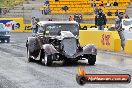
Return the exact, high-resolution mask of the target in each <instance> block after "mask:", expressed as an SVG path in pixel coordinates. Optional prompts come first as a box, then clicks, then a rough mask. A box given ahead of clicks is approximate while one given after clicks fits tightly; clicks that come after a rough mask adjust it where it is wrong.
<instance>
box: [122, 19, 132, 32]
mask: <svg viewBox="0 0 132 88" xmlns="http://www.w3.org/2000/svg"><path fill="white" fill-rule="evenodd" d="M131 27H132V19H123V20H122V28H124V29H125V30H129V29H130V28H131Z"/></svg>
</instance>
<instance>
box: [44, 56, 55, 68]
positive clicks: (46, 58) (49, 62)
mask: <svg viewBox="0 0 132 88" xmlns="http://www.w3.org/2000/svg"><path fill="white" fill-rule="evenodd" d="M52 58H53V55H47V54H45V55H44V64H45V66H51V65H52Z"/></svg>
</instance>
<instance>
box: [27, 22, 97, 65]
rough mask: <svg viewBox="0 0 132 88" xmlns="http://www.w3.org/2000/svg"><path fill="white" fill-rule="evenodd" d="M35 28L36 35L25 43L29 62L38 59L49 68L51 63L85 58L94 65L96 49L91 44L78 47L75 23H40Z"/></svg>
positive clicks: (77, 27) (76, 24)
mask: <svg viewBox="0 0 132 88" xmlns="http://www.w3.org/2000/svg"><path fill="white" fill-rule="evenodd" d="M37 26H38V27H37V33H36V34H35V35H34V36H32V37H28V39H27V42H26V47H27V57H28V61H29V62H31V61H33V60H34V59H36V58H37V57H39V60H40V61H42V59H44V63H45V65H46V66H50V65H52V62H53V61H61V60H63V61H78V60H83V59H84V58H85V59H87V60H88V63H89V64H90V65H94V64H95V62H96V55H97V49H96V48H95V45H93V44H91V45H86V46H84V47H82V46H80V44H79V24H78V23H77V22H74V21H63V22H62V21H58V22H56V21H40V22H38V23H37ZM86 37H88V36H86Z"/></svg>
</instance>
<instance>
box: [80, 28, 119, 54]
mask: <svg viewBox="0 0 132 88" xmlns="http://www.w3.org/2000/svg"><path fill="white" fill-rule="evenodd" d="M79 33H80V44H81V46H85V45H87V44H95V45H96V47H97V49H100V50H108V51H114V52H120V51H121V40H120V38H119V35H118V33H117V32H116V31H98V30H80V32H79Z"/></svg>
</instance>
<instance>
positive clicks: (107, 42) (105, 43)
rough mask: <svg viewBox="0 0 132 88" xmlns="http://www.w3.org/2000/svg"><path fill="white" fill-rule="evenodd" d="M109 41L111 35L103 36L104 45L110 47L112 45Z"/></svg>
mask: <svg viewBox="0 0 132 88" xmlns="http://www.w3.org/2000/svg"><path fill="white" fill-rule="evenodd" d="M109 39H110V35H106V34H103V35H102V39H101V42H102V45H107V46H109V45H110V42H109Z"/></svg>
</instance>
